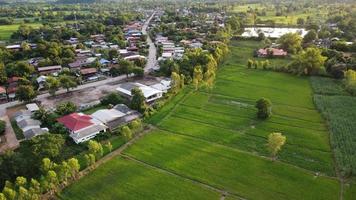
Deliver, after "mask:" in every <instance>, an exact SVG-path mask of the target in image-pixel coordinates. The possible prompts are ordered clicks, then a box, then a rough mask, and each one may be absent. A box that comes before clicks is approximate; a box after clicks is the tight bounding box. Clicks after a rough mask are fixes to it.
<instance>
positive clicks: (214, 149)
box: [60, 41, 356, 200]
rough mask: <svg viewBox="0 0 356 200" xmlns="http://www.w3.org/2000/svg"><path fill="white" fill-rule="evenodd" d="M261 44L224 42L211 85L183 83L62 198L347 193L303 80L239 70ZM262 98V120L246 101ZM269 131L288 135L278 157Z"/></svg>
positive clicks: (270, 196) (304, 196) (335, 196)
mask: <svg viewBox="0 0 356 200" xmlns="http://www.w3.org/2000/svg"><path fill="white" fill-rule="evenodd" d="M259 46H260V43H258V42H253V41H234V42H232V44H231V54H230V56H229V58H228V60H227V61H226V62H225V64H224V65H223V66H222V67H221V68H220V70H219V72H218V76H217V81H216V84H215V87H214V89H213V90H212V91H206V90H205V89H201V90H199V91H193V90H192V89H190V88H186V89H184V90H183V91H182V92H181V93H180V94H178V95H177V96H176V97H174V98H173V99H172V100H171V101H170V102H169V103H168V104H167V105H165V106H164V107H163V108H162V109H161V110H159V111H158V112H157V113H156V114H155V115H154V116H153V117H152V118H150V119H149V120H148V122H149V123H151V124H152V125H154V126H155V127H156V128H155V129H154V130H153V131H152V132H150V133H148V134H147V135H145V136H144V137H143V138H141V139H140V140H138V141H137V142H136V143H135V144H134V145H132V146H130V147H129V148H128V149H126V150H125V151H124V153H123V155H122V156H119V157H117V158H115V159H113V160H112V161H109V162H108V163H106V164H104V165H102V166H100V167H99V168H98V169H96V170H95V171H93V172H92V173H90V174H89V175H88V176H86V177H84V178H83V179H81V180H79V181H78V182H77V183H75V184H73V185H72V186H70V187H68V188H67V189H65V190H64V191H63V193H62V194H61V196H60V197H61V199H143V198H146V199H256V200H259V199H274V200H279V199H280V200H285V199H306V200H308V199H310V200H315V199H320V200H328V199H330V200H333V199H339V198H340V196H344V199H352V196H353V194H354V193H355V191H356V190H355V187H354V186H353V185H350V186H348V187H344V194H341V187H340V183H339V180H338V178H337V175H336V174H337V173H336V169H335V166H336V164H335V163H334V159H333V157H334V154H333V151H332V150H331V147H330V141H329V135H330V133H329V131H328V124H327V122H326V121H325V120H324V118H323V117H322V115H321V114H320V113H319V112H318V110H317V109H316V107H315V105H314V101H315V97H314V91H313V89H312V87H311V83H310V80H309V78H306V77H297V76H292V75H289V74H284V73H277V72H272V71H266V70H262V69H247V67H246V63H247V59H248V58H250V57H252V51H253V50H254V49H256V48H258V47H259ZM271 62H287V61H283V60H274V59H272V60H271ZM314 82H318V80H314ZM330 84H331V83H330ZM314 85H317V84H314ZM321 85H323V84H319V86H320V88H319V90H320V91H323V89H322V88H321ZM331 92H334V93H335V91H328V93H331ZM336 92H337V91H336ZM261 97H266V98H269V99H270V100H271V102H272V104H273V108H272V112H273V116H272V117H271V118H270V119H268V120H265V121H261V120H258V119H257V118H256V109H255V108H254V105H255V102H256V100H258V99H259V98H261ZM313 99H314V100H313ZM272 132H281V133H282V134H283V135H285V136H286V137H287V142H286V145H285V146H284V147H283V149H282V151H281V152H280V154H279V155H278V159H277V160H276V161H272V160H271V159H270V158H269V154H268V152H267V150H266V143H267V137H268V134H270V133H272ZM345 191H346V192H345Z"/></svg>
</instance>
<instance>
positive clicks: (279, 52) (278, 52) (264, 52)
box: [258, 48, 287, 56]
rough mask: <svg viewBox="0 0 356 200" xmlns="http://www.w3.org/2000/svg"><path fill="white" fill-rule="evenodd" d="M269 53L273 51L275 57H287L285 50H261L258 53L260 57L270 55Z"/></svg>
mask: <svg viewBox="0 0 356 200" xmlns="http://www.w3.org/2000/svg"><path fill="white" fill-rule="evenodd" d="M268 51H271V52H272V55H273V56H286V55H287V52H286V51H284V50H283V49H275V48H265V49H259V50H258V53H259V54H260V55H268Z"/></svg>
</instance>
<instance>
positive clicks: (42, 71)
mask: <svg viewBox="0 0 356 200" xmlns="http://www.w3.org/2000/svg"><path fill="white" fill-rule="evenodd" d="M61 70H62V66H60V65H55V66H47V67H39V68H37V71H38V73H40V74H41V75H48V74H52V73H58V72H60V71H61Z"/></svg>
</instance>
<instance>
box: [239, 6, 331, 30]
mask: <svg viewBox="0 0 356 200" xmlns="http://www.w3.org/2000/svg"><path fill="white" fill-rule="evenodd" d="M250 9H253V10H256V9H257V10H258V12H261V11H262V10H264V9H265V10H266V15H265V16H257V19H260V20H263V21H266V20H273V21H274V22H275V23H276V24H277V25H289V26H290V25H297V21H298V18H302V19H304V20H305V21H307V20H308V17H309V18H311V19H313V20H316V21H324V20H325V19H326V18H327V14H328V8H327V7H325V6H319V7H318V8H307V9H306V8H305V9H303V11H293V12H288V13H284V14H283V15H281V16H276V10H275V8H274V7H273V6H269V5H263V4H245V5H238V6H235V7H234V10H233V11H234V12H247V11H248V10H250ZM247 20H248V21H247V23H248V24H250V25H253V24H254V23H253V15H252V14H251V13H248V19H247Z"/></svg>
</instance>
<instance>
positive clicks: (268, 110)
mask: <svg viewBox="0 0 356 200" xmlns="http://www.w3.org/2000/svg"><path fill="white" fill-rule="evenodd" d="M256 108H257V109H258V111H257V117H258V118H259V119H267V118H269V117H270V116H271V115H272V103H271V101H270V100H269V99H266V98H261V99H260V100H258V101H257V102H256Z"/></svg>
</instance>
